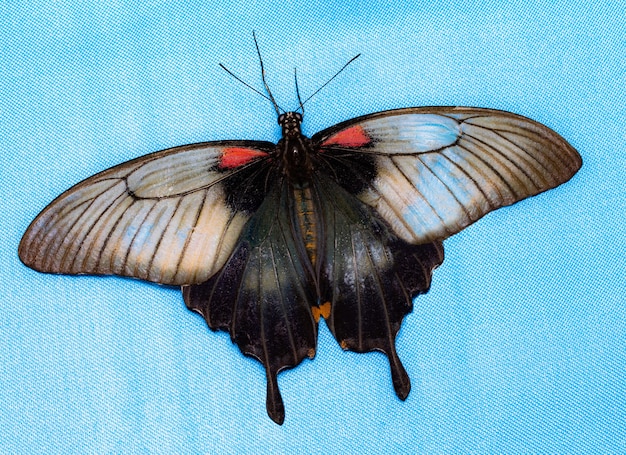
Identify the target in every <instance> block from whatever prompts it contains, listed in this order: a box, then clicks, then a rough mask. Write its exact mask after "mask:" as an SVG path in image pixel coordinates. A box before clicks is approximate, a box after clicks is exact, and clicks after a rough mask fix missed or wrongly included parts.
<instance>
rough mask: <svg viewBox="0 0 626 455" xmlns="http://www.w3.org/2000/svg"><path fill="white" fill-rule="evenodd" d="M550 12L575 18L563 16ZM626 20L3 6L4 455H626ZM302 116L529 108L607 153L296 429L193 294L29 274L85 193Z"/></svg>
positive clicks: (215, 5)
mask: <svg viewBox="0 0 626 455" xmlns="http://www.w3.org/2000/svg"><path fill="white" fill-rule="evenodd" d="M546 5H550V6H546ZM625 15H626V7H625V6H624V3H623V2H597V1H593V0H575V1H572V0H566V1H563V2H555V3H554V4H549V3H546V2H539V1H534V0H530V1H525V2H519V1H497V2H485V1H470V2H458V4H451V2H442V1H436V2H419V3H417V2H415V3H413V2H378V1H372V2H357V1H353V2H334V1H321V0H320V1H315V2H308V3H307V2H296V1H284V0H283V1H271V2H270V1H258V2H246V1H241V2H235V1H230V0H223V1H221V2H214V1H204V0H203V1H185V2H154V1H151V2H147V1H138V0H137V1H130V0H126V1H117V2H116V1H108V2H84V1H78V0H74V1H73V0H59V1H55V2H50V1H44V0H32V1H29V2H16V1H5V2H3V3H2V5H0V138H1V142H0V143H1V144H2V148H1V151H0V173H1V179H0V185H1V186H2V192H1V194H2V197H1V199H0V204H1V206H2V209H1V212H0V213H2V222H1V238H2V242H0V255H1V256H0V263H1V264H2V268H1V270H0V274H1V278H0V292H1V295H2V303H1V305H2V311H0V403H1V405H0V434H1V435H2V436H1V437H0V439H1V440H2V444H0V452H2V453H28V454H31V453H63V454H66V453H415V452H423V453H510V454H514V453H624V452H626V417H625V416H626V398H625V397H626V379H625V377H626V375H625V374H624V373H625V370H626V327H625V325H626V323H625V321H626V311H625V303H626V302H625V300H626V299H625V297H624V294H625V291H626V272H625V270H626V268H625V265H626V263H625V261H624V251H625V250H626V227H625V226H626V223H625V222H624V219H625V215H626V191H625V189H626V188H625V182H626V147H625V146H624V143H625V140H626V135H625V133H624V131H625V127H624V125H626V109H625V107H624V106H626V95H625V93H626V92H625V86H626V65H625V62H626V59H625V55H626V41H625V40H624V36H626V26H625V23H626V22H625V21H624V16H625ZM253 29H255V30H256V32H257V36H258V38H259V43H260V46H261V50H262V52H263V55H264V58H265V63H266V70H267V75H268V80H269V83H270V85H271V87H272V89H273V91H274V95H275V96H276V98H277V100H278V102H279V104H281V105H283V107H285V108H293V107H296V106H297V104H296V97H295V91H294V86H293V68H294V67H296V66H297V67H298V77H299V81H300V88H301V91H302V93H303V96H307V94H310V93H312V92H313V91H314V90H315V89H316V88H318V87H319V86H320V85H321V84H323V83H324V82H325V81H326V80H327V79H328V78H329V77H330V76H331V75H332V74H333V73H334V72H335V71H336V70H337V69H338V68H340V67H341V66H342V65H343V64H344V63H345V62H346V61H348V60H349V59H350V58H351V57H353V56H354V55H355V54H357V53H363V56H362V57H361V58H360V59H359V60H357V61H356V62H355V63H354V64H352V65H351V66H350V68H349V69H348V70H347V71H345V73H343V74H342V75H341V76H340V77H339V78H337V79H336V80H335V81H333V82H332V83H331V84H330V85H329V86H327V87H326V88H325V89H324V90H323V91H322V92H321V93H319V94H317V95H316V96H315V98H313V99H312V100H311V101H310V102H309V103H308V104H307V105H306V110H305V124H304V130H305V133H307V134H309V135H311V134H313V133H314V132H315V131H317V130H319V129H321V128H324V127H327V126H330V125H332V124H334V123H336V122H338V121H341V120H345V119H348V118H351V117H355V116H357V115H362V114H366V113H369V112H375V111H380V110H384V109H390V108H396V107H407V106H419V105H466V106H482V107H490V108H498V109H504V110H509V111H513V112H516V113H519V114H522V115H525V116H528V117H531V118H533V119H535V120H538V121H540V122H542V123H545V124H546V125H548V126H550V127H552V128H554V129H555V130H556V131H557V132H559V133H560V134H561V135H563V136H564V137H565V138H566V139H567V140H568V141H569V142H570V143H571V144H572V145H573V146H574V147H576V148H577V149H578V150H579V151H580V153H581V154H582V156H583V159H584V165H583V168H582V170H581V171H580V172H579V174H578V175H576V176H575V177H574V178H573V179H572V180H571V181H570V182H569V183H567V184H565V185H563V186H561V187H559V188H558V189H556V190H554V191H551V192H548V193H545V194H543V195H540V196H538V197H535V198H532V199H530V200H527V201H524V202H522V203H519V204H517V205H515V206H513V207H510V208H506V209H502V210H500V211H497V212H495V213H493V214H491V215H489V216H487V217H486V218H485V219H483V220H481V221H480V222H478V223H477V224H475V225H473V226H471V227H469V228H468V229H466V230H465V231H463V232H462V233H460V234H458V235H456V236H455V237H453V238H451V239H450V240H449V241H447V242H446V244H445V245H446V260H445V262H444V264H443V266H442V267H441V268H440V269H439V270H437V271H436V272H435V277H434V284H433V287H432V289H431V292H430V293H429V294H428V295H426V296H423V297H420V298H418V299H417V300H416V302H415V310H414V312H413V313H412V314H410V315H409V316H408V317H407V318H406V319H405V322H404V325H403V327H402V330H401V331H400V334H399V338H398V350H399V354H400V356H401V358H402V359H403V362H404V364H405V366H406V368H407V370H408V373H409V375H410V376H411V378H412V381H413V389H412V392H411V394H410V396H409V398H408V399H407V400H406V402H401V401H400V400H398V399H397V398H396V397H395V395H394V392H393V388H392V385H391V380H390V377H389V371H388V365H387V363H386V359H385V358H384V356H383V355H382V354H379V353H372V354H367V355H360V354H354V353H346V352H342V350H341V349H340V347H339V346H338V345H337V343H336V342H335V341H334V339H333V338H332V336H331V335H330V333H329V331H328V329H327V328H326V327H325V325H324V324H321V325H320V338H319V350H318V354H317V357H316V358H315V360H314V361H308V360H305V361H304V362H303V364H302V365H300V366H299V367H298V368H296V369H294V370H290V371H287V372H284V373H282V374H281V375H280V376H279V383H280V387H281V390H282V393H283V398H284V400H285V405H286V412H287V414H286V421H285V424H284V425H283V426H282V427H280V426H277V425H275V424H274V423H273V422H272V421H270V419H269V418H268V417H267V415H266V413H265V377H264V372H263V369H262V368H261V365H260V364H259V363H257V362H256V361H254V360H251V359H248V358H244V357H243V356H242V355H241V354H240V352H239V350H238V348H237V347H236V346H235V345H232V344H231V342H230V340H229V338H228V335H227V334H225V333H212V332H210V330H209V329H208V328H207V327H206V324H205V322H204V321H203V320H202V318H201V317H199V316H198V315H196V314H194V313H191V312H189V311H188V310H187V309H186V308H185V306H184V304H183V302H182V299H181V296H180V293H179V292H178V291H177V290H176V289H173V288H165V287H161V286H156V285H151V284H147V283H144V282H140V281H136V280H129V279H123V278H116V277H105V278H103V277H67V276H53V275H44V274H40V273H37V272H34V271H32V270H30V269H28V268H26V267H25V266H23V265H22V264H21V263H20V262H19V260H18V258H17V245H18V243H19V239H20V237H21V235H22V234H23V232H24V231H25V229H26V228H27V226H28V224H29V223H30V221H31V220H32V219H33V218H34V217H35V216H36V215H37V213H38V212H39V211H40V210H41V209H42V208H43V207H44V206H45V205H46V204H47V203H48V202H50V201H51V200H52V199H53V198H54V197H55V196H57V195H58V194H60V193H61V192H62V191H64V190H65V189H67V188H69V187H70V186H71V185H72V184H74V183H76V182H78V181H80V180H81V179H83V178H85V177H88V176H90V175H92V174H94V173H96V172H98V171H100V170H103V169H105V168H107V167H109V166H112V165H115V164H118V163H120V162H122V161H125V160H127V159H130V158H133V157H137V156H140V155H142V154H145V153H148V152H152V151H156V150H160V149H163V148H167V147H171V146H174V145H180V144H185V143H192V142H198V141H207V140H218V139H259V140H273V141H275V140H277V139H278V137H279V128H278V125H277V124H276V119H275V114H274V112H273V109H272V107H271V105H270V104H269V103H268V102H267V101H265V100H264V99H262V98H261V97H260V96H258V95H256V94H254V93H253V92H251V91H250V90H248V89H246V88H245V87H243V86H242V85H241V84H239V83H237V82H236V81H235V80H234V79H233V78H231V77H229V76H228V75H227V74H226V73H225V72H224V71H222V70H221V69H220V68H219V67H218V63H224V64H225V65H226V66H227V67H228V68H230V69H231V70H233V71H234V72H236V73H237V74H238V75H239V76H241V77H242V78H243V79H244V80H246V81H248V82H249V83H251V84H253V85H254V86H255V87H258V88H259V89H261V88H262V86H261V83H260V78H259V67H258V63H257V60H256V55H255V49H254V44H253V42H252V30H253Z"/></svg>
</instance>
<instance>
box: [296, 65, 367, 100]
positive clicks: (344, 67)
mask: <svg viewBox="0 0 626 455" xmlns="http://www.w3.org/2000/svg"><path fill="white" fill-rule="evenodd" d="M360 56H361V54H357V55H355V56H354V57H352V58H351V59H350V60H349V61H348V63H346V64H345V65H343V66H342V67H341V69H340V70H339V71H337V72H336V73H335V75H334V76H333V77H331V78H330V79H328V80H327V81H326V83H325V84H324V85H322V86H321V87H320V88H318V89H317V90H315V91H314V92H313V94H312V95H311V96H309V97H308V98H307V99H305V100H304V102H303V103H300V107H301V108H302V109H303V112H304V108H303V106H304V105H305V104H306V102H307V101H309V100H310V99H311V98H313V97H314V96H315V95H317V94H318V93H319V91H320V90H322V89H323V88H324V87H326V86H327V85H328V84H330V82H331V81H332V80H333V79H334V78H336V77H337V76H339V74H341V72H342V71H343V70H345V69H346V68H347V67H348V65H349V64H350V63H352V62H353V61H355V60H356V59H357V58H359V57H360ZM296 87H297V86H296Z"/></svg>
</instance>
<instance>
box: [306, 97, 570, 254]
mask: <svg viewBox="0 0 626 455" xmlns="http://www.w3.org/2000/svg"><path fill="white" fill-rule="evenodd" d="M312 141H313V143H314V146H315V147H317V149H318V150H319V154H320V156H322V157H324V158H325V160H326V162H328V163H329V166H333V165H334V163H336V162H342V163H344V166H345V167H347V168H354V169H356V170H354V171H352V173H353V174H359V171H358V166H361V167H362V166H363V165H362V161H363V160H365V161H366V162H371V163H372V165H371V166H369V167H368V168H366V169H365V171H361V172H360V175H355V176H354V175H353V176H352V178H350V179H341V180H340V183H341V184H342V186H344V187H345V188H347V189H349V188H350V187H354V186H355V183H354V180H355V179H356V180H358V181H359V182H360V185H359V186H358V187H357V188H356V190H355V191H354V192H355V194H357V195H358V197H359V199H361V200H362V201H363V202H365V203H367V204H368V205H370V206H371V207H373V208H375V209H376V211H377V212H378V213H379V214H380V216H381V217H382V218H383V219H384V220H385V221H386V222H387V223H388V224H389V225H390V226H391V227H392V229H393V230H394V232H395V233H396V234H397V235H398V236H399V237H401V238H402V239H404V240H406V241H407V242H410V243H413V244H420V243H424V242H429V241H432V240H441V239H445V238H447V237H449V236H451V235H452V234H455V233H457V232H459V231H460V230H462V229H463V228H464V227H466V226H468V225H469V224H471V223H473V222H474V221H476V220H478V219H479V218H481V217H482V216H484V215H485V214H487V213H489V212H490V211H492V210H495V209H497V208H499V207H502V206H506V205H510V204H513V203H514V202H516V201H519V200H521V199H524V198H526V197H529V196H533V195H535V194H538V193H541V192H543V191H546V190H548V189H550V188H553V187H555V186H558V185H559V184H561V183H563V182H565V181H567V180H569V179H570V178H571V177H572V176H573V175H574V174H575V173H576V171H577V170H578V169H579V168H580V166H581V164H582V161H581V159H580V155H579V154H578V153H577V152H576V151H575V150H574V149H573V148H572V147H571V146H570V145H569V144H568V143H567V142H566V141H565V140H564V139H563V138H562V137H561V136H559V135H558V134H557V133H555V132H554V131H552V130H551V129H549V128H547V127H546V126H544V125H541V124H539V123H537V122H535V121H533V120H530V119H527V118H525V117H522V116H519V115H515V114H511V113H508V112H503V111H497V110H491V109H478V108H454V107H449V108H446V107H441V108H439V107H438V108H409V109H398V110H394V111H385V112H379V113H375V114H371V115H366V116H364V117H359V118H355V119H352V120H348V121H347V122H343V123H340V124H338V125H336V126H334V127H331V128H329V129H327V130H324V131H321V132H320V133H317V134H316V135H315V136H313V138H312ZM353 164H354V166H352V165H353ZM372 167H373V171H372V170H371V168H372Z"/></svg>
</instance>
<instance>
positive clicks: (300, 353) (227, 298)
mask: <svg viewBox="0 0 626 455" xmlns="http://www.w3.org/2000/svg"><path fill="white" fill-rule="evenodd" d="M289 204H290V199H289V194H288V186H287V184H276V185H275V186H274V189H273V190H272V191H271V192H270V193H269V194H268V195H267V197H266V199H265V201H264V202H263V204H262V205H261V207H259V209H258V210H257V212H256V213H255V214H254V215H253V216H252V218H251V219H250V221H249V222H248V225H247V226H246V228H245V230H244V231H243V233H242V235H241V238H240V240H239V243H238V244H237V247H236V248H235V250H234V252H233V254H232V256H231V257H230V258H229V259H228V261H227V262H226V265H225V266H224V267H223V268H222V270H220V271H219V273H217V274H215V275H214V276H213V277H212V278H211V279H210V280H209V281H207V282H206V283H203V284H200V285H195V286H184V287H183V297H184V299H185V303H186V304H187V306H188V307H189V309H191V310H194V311H197V312H199V313H200V314H202V315H203V316H204V318H205V319H206V321H207V323H208V325H209V327H211V328H212V329H213V330H225V331H228V332H230V336H231V339H232V340H233V342H235V343H237V345H238V346H239V348H240V349H241V351H242V352H243V353H244V354H246V355H249V356H252V357H254V358H256V359H257V360H259V361H260V362H261V363H262V364H263V366H264V367H265V371H266V376H267V401H266V406H267V413H268V414H269V416H270V417H271V418H272V420H274V422H276V423H278V424H282V423H283V421H284V419H285V408H284V405H283V401H282V398H281V395H280V391H279V389H278V382H277V375H278V373H279V372H280V371H281V370H283V369H285V368H290V367H294V366H296V365H298V364H299V363H300V362H301V361H302V360H303V359H304V358H305V357H309V358H313V356H314V355H315V348H316V343H317V321H316V319H315V318H314V317H313V315H312V312H311V306H312V305H314V304H315V303H316V300H317V297H316V296H315V295H313V292H314V291H312V290H313V289H314V287H313V286H311V277H310V273H309V272H308V271H307V270H306V268H305V267H304V261H303V258H302V257H301V255H300V254H299V248H298V246H297V244H296V243H297V241H296V239H295V238H294V236H293V230H292V225H293V224H292V220H291V218H290V208H289Z"/></svg>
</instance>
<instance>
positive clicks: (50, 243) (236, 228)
mask: <svg viewBox="0 0 626 455" xmlns="http://www.w3.org/2000/svg"><path fill="white" fill-rule="evenodd" d="M273 149H274V145H273V144H271V143H265V142H248V141H230V142H214V143H201V144H193V145H186V146H181V147H175V148H172V149H168V150H164V151H162V152H157V153H154V154H151V155H146V156H144V157H141V158H138V159H136V160H133V161H129V162H127V163H123V164H121V165H119V166H116V167H113V168H111V169H109V170H107V171H104V172H101V173H100V174H97V175H95V176H93V177H90V178H88V179H86V180H84V181H83V182H81V183H79V184H77V185H76V186H74V187H73V188H71V189H69V190H68V191H66V192H65V193H63V194H62V195H61V196H59V197H58V198H57V199H56V200H55V201H53V202H52V203H51V204H50V205H49V206H48V207H46V209H44V210H43V211H42V212H41V213H40V214H39V216H38V217H37V218H36V219H35V220H34V221H33V223H32V224H31V225H30V227H29V228H28V230H27V232H26V234H24V237H23V239H22V241H21V243H20V248H19V255H20V258H21V260H22V261H23V262H24V263H25V264H26V265H28V266H29V267H32V268H34V269H36V270H39V271H43V272H53V273H67V274H79V273H89V274H116V275H124V276H131V277H136V278H142V279H145V280H149V281H154V282H158V283H164V284H192V283H201V282H203V281H206V280H207V279H208V278H209V277H210V276H211V275H213V274H214V273H215V272H216V271H217V270H219V269H220V268H221V267H222V265H223V264H224V263H225V262H226V259H227V258H228V256H229V255H230V253H231V251H232V249H233V248H234V246H235V243H236V241H237V238H238V237H239V234H240V232H241V230H242V228H243V226H244V224H245V223H246V221H247V220H248V218H249V217H250V213H251V212H253V211H254V209H255V208H256V207H255V205H257V206H258V203H259V202H258V199H259V197H257V198H252V200H251V199H250V197H249V196H241V197H240V198H236V197H235V198H233V197H230V195H231V191H230V190H231V188H232V187H233V186H241V187H242V188H243V189H247V193H245V194H257V195H259V196H260V197H262V194H263V190H264V188H263V183H264V181H265V178H266V175H265V174H266V171H267V169H266V160H265V158H267V157H268V156H269V153H271V151H273Z"/></svg>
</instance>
